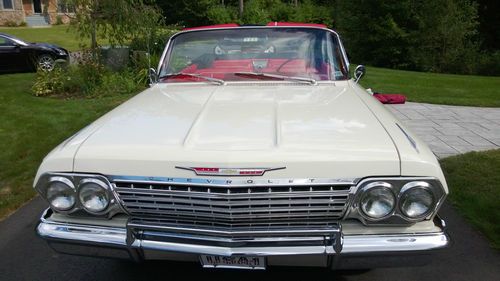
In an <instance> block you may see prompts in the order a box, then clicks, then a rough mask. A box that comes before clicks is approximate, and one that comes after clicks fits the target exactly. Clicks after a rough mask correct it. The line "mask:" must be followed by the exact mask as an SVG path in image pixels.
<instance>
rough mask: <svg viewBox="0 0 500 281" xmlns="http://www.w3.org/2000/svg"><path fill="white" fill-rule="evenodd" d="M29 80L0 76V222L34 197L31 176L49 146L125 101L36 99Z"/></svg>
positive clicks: (29, 76)
mask: <svg viewBox="0 0 500 281" xmlns="http://www.w3.org/2000/svg"><path fill="white" fill-rule="evenodd" d="M34 77H35V74H14V75H0V85H2V90H1V91H0V112H2V114H0V219H1V218H2V217H5V216H6V215H7V214H8V213H10V212H12V211H14V210H16V209H17V208H18V207H19V206H21V205H22V204H23V203H24V202H26V201H28V200H29V199H30V198H32V197H33V196H34V195H35V192H34V191H33V188H32V181H33V178H34V176H35V173H36V170H37V168H38V165H39V164H40V163H41V161H42V159H43V157H44V156H45V155H46V154H47V153H48V152H49V151H50V150H51V149H52V148H54V147H55V146H56V145H57V144H59V143H60V142H62V141H63V140H64V139H66V138H68V137H69V136H71V135H72V134H74V133H75V132H77V131H78V130H79V129H81V128H83V127H84V126H85V125H87V124H88V123H90V122H92V121H93V120H95V119H96V118H97V117H99V116H100V115H102V114H103V113H105V112H107V111H109V110H110V109H112V108H113V107H115V106H117V105H118V104H120V103H121V102H122V101H124V100H126V99H128V98H129V97H130V95H128V96H114V97H106V98H100V99H73V100H63V99H52V98H37V97H34V96H32V95H31V93H30V87H31V85H32V82H31V81H33V79H34Z"/></svg>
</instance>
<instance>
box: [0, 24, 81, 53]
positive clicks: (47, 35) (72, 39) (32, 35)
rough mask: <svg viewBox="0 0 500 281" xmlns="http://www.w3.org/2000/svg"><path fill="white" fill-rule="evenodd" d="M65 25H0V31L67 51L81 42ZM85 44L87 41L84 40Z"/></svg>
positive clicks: (78, 47)
mask: <svg viewBox="0 0 500 281" xmlns="http://www.w3.org/2000/svg"><path fill="white" fill-rule="evenodd" d="M69 28H70V27H69V26H67V25H54V26H51V27H38V28H32V27H2V28H0V33H7V34H10V35H14V36H16V37H19V38H21V39H23V40H25V41H27V42H44V43H52V44H56V45H59V46H61V47H63V48H66V49H68V50H69V51H76V50H79V49H80V44H81V43H82V42H81V41H80V40H79V39H78V37H77V36H76V32H75V30H73V29H69ZM84 43H86V44H87V45H88V44H89V43H88V42H84Z"/></svg>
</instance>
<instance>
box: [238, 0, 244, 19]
mask: <svg viewBox="0 0 500 281" xmlns="http://www.w3.org/2000/svg"><path fill="white" fill-rule="evenodd" d="M244 6H245V3H244V1H243V0H240V1H239V5H238V7H239V9H238V11H239V13H240V18H241V17H242V16H243V10H244V9H245V7H244Z"/></svg>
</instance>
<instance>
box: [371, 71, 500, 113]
mask: <svg viewBox="0 0 500 281" xmlns="http://www.w3.org/2000/svg"><path fill="white" fill-rule="evenodd" d="M361 84H362V85H363V86H364V87H365V88H372V90H373V91H374V92H380V93H402V94H404V95H406V96H407V98H408V100H409V101H413V102H425V103H434V104H449V105H467V106H488V107H500V77H486V76H469V75H453V74H437V73H423V72H413V71H401V70H392V69H385V68H376V67H368V68H367V71H366V76H365V77H363V78H362V79H361Z"/></svg>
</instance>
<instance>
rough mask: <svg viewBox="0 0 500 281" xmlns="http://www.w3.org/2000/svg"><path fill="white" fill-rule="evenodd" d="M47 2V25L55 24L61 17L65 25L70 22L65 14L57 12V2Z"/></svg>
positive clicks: (48, 0)
mask: <svg viewBox="0 0 500 281" xmlns="http://www.w3.org/2000/svg"><path fill="white" fill-rule="evenodd" d="M45 1H46V2H47V7H48V8H47V15H48V18H49V23H50V24H55V23H57V17H58V16H59V17H61V20H62V22H63V23H64V24H67V23H69V22H70V20H71V18H70V15H67V14H65V13H58V11H57V0H45Z"/></svg>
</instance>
